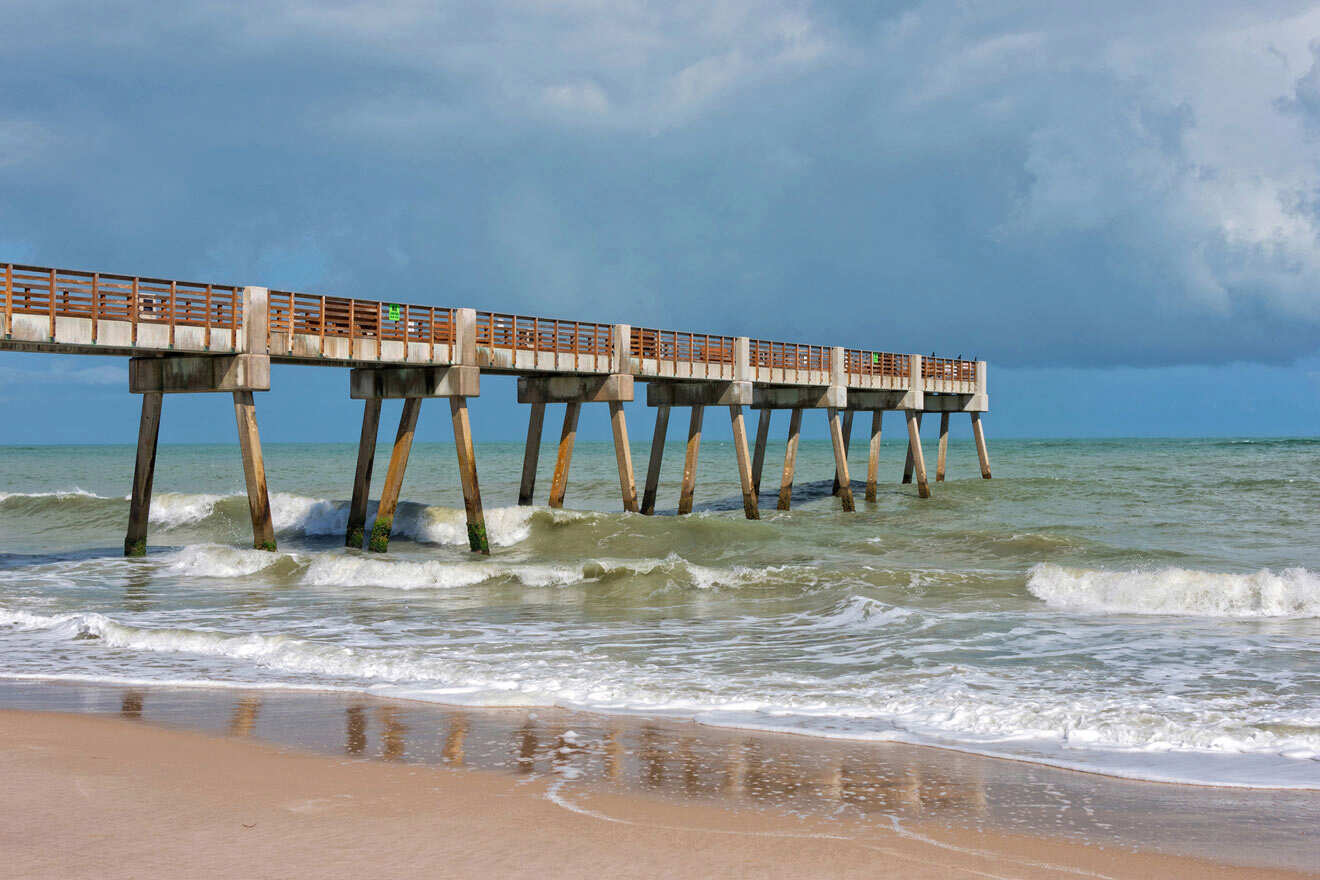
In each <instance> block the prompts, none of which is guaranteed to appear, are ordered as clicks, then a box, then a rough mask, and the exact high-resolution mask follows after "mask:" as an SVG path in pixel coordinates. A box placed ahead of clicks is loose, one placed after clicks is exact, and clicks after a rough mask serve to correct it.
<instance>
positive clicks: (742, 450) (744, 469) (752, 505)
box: [729, 403, 761, 519]
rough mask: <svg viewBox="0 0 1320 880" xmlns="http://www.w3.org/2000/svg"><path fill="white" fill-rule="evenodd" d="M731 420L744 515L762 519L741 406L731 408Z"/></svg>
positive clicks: (736, 405)
mask: <svg viewBox="0 0 1320 880" xmlns="http://www.w3.org/2000/svg"><path fill="white" fill-rule="evenodd" d="M729 419H730V421H731V422H732V423H733V451H734V453H735V454H736V455H737V457H738V482H740V483H741V484H742V496H743V514H744V515H745V516H746V517H747V518H748V519H760V518H761V512H760V510H759V509H758V507H757V497H756V489H755V487H754V485H753V483H752V457H751V455H750V454H749V453H748V451H747V423H746V422H745V421H744V420H743V411H742V407H741V406H740V405H738V404H736V403H735V404H732V405H731V406H730V407H729Z"/></svg>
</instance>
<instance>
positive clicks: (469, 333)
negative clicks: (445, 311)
mask: <svg viewBox="0 0 1320 880" xmlns="http://www.w3.org/2000/svg"><path fill="white" fill-rule="evenodd" d="M454 363H456V364H464V365H467V366H476V364H477V310H476V309H454Z"/></svg>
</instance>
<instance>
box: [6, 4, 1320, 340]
mask: <svg viewBox="0 0 1320 880" xmlns="http://www.w3.org/2000/svg"><path fill="white" fill-rule="evenodd" d="M1070 6H1071V5H1068V6H1065V5H1062V4H1057V3H1039V4H1018V5H1007V4H1004V5H1001V4H996V5H994V7H993V8H991V7H985V8H981V7H980V6H978V5H971V4H959V3H900V4H890V5H886V6H877V5H874V4H854V5H843V4H832V5H823V6H822V5H813V4H798V3H776V2H756V0H742V2H726V3H713V4H712V3H693V4H682V3H680V4H677V5H665V6H661V5H650V4H644V3H636V4H629V3H587V2H580V3H565V4H548V3H522V4H520V3H480V4H477V3H471V4H461V3H460V4H448V5H445V6H443V7H441V8H435V7H434V6H433V5H432V4H429V3H420V2H418V3H393V4H378V3H367V2H361V3H356V2H338V3H316V2H283V3H269V4H256V3H251V4H241V3H240V4H233V3H213V4H207V3H198V4H189V5H188V6H187V9H186V11H181V10H180V8H178V4H173V3H146V2H135V3H128V2H102V3H96V4H89V3H70V2H52V0H45V2H41V3H6V4H4V5H3V7H2V8H3V10H4V18H5V22H6V33H7V46H8V48H7V50H6V60H5V62H4V64H3V66H0V193H3V199H0V243H3V244H4V246H5V247H6V248H8V249H9V250H10V252H12V253H15V254H17V255H18V256H19V258H21V259H30V260H34V261H41V262H53V263H58V264H62V265H73V266H87V267H95V268H105V269H108V270H114V271H139V272H144V273H154V274H173V275H180V276H195V277H201V278H205V279H214V280H217V281H229V280H233V281H240V282H253V283H267V284H271V285H274V286H298V287H301V288H311V289H316V290H323V291H327V292H339V293H351V294H357V295H363V296H379V297H388V298H392V299H412V300H415V301H422V302H440V303H452V304H457V305H464V304H472V305H477V306H479V307H488V308H489V307H494V308H500V309H507V310H523V311H528V312H534V313H541V314H553V315H562V316H568V317H587V318H592V319H606V320H624V321H632V322H633V323H637V324H660V325H663V326H674V325H679V326H683V327H690V328H691V329H710V330H713V331H739V332H748V333H751V334H752V335H764V336H767V337H771V338H785V339H804V340H809V341H826V342H835V341H844V342H848V343H852V344H857V345H867V346H876V347H886V348H896V349H901V350H916V351H930V350H932V349H936V350H939V351H941V352H947V353H951V354H957V353H959V352H961V353H963V354H973V353H975V354H978V355H980V356H983V357H990V358H993V359H995V360H996V361H998V362H1000V363H1004V364H1017V365H1027V364H1073V365H1111V364H1121V363H1127V364H1141V365H1158V364H1173V363H1227V362H1232V361H1235V360H1243V359H1248V360H1251V359H1254V360H1265V361H1286V360H1289V359H1292V358H1295V357H1298V356H1300V355H1304V354H1306V353H1309V352H1312V351H1314V350H1315V349H1316V339H1317V335H1316V334H1317V329H1320V326H1318V325H1320V255H1318V254H1317V247H1316V245H1317V230H1318V229H1320V215H1318V214H1317V212H1316V210H1315V205H1316V204H1317V193H1320V169H1318V168H1317V159H1316V157H1317V155H1318V153H1317V150H1316V141H1315V138H1316V128H1315V126H1314V121H1313V120H1314V118H1315V117H1314V112H1315V110H1314V108H1315V106H1316V102H1315V95H1316V93H1317V91H1316V73H1315V71H1316V66H1315V59H1314V56H1313V50H1312V48H1311V47H1310V45H1309V44H1308V40H1309V39H1310V36H1309V35H1313V34H1317V33H1320V13H1317V12H1316V11H1314V10H1313V9H1311V10H1308V8H1307V6H1306V5H1305V4H1295V3H1276V4H1253V5H1252V6H1251V7H1250V8H1249V9H1244V8H1243V5H1242V4H1198V7H1197V9H1196V10H1195V12H1194V13H1192V12H1188V11H1187V8H1186V6H1185V4H1159V3H1155V4H1152V3H1143V4H1130V5H1127V6H1125V5H1123V4H1105V5H1104V6H1103V9H1101V8H1100V7H1095V8H1094V9H1091V8H1090V7H1085V8H1081V7H1074V8H1070ZM0 258H2V257H0Z"/></svg>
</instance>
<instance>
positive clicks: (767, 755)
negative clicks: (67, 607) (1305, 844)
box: [0, 681, 1320, 863]
mask: <svg viewBox="0 0 1320 880" xmlns="http://www.w3.org/2000/svg"><path fill="white" fill-rule="evenodd" d="M5 687H6V684H5V683H4V682H3V681H0V690H2V689H3V688H5ZM8 687H9V688H10V689H11V690H12V689H19V688H22V687H24V685H22V684H21V683H10V684H9V685H8ZM38 693H40V695H41V699H43V700H44V701H45V703H44V704H43V706H44V707H45V708H49V709H56V710H64V711H82V712H87V711H104V712H117V713H118V714H119V715H121V716H123V717H125V718H132V719H143V720H146V721H156V722H166V723H170V724H173V725H180V726H185V727H186V726H193V727H196V728H199V729H203V730H206V729H210V730H215V729H216V727H217V726H218V727H219V729H220V730H222V731H223V730H227V731H228V733H229V734H230V735H232V736H260V737H262V738H264V739H266V740H269V741H273V742H277V743H280V744H283V745H290V746H300V747H304V748H312V749H318V750H326V751H331V752H340V750H341V749H342V752H341V753H346V754H348V755H351V756H357V757H368V756H374V757H375V758H376V759H378V760H386V761H407V762H414V763H434V764H437V765H447V766H450V767H464V768H473V769H480V770H490V771H494V772H501V773H517V774H521V775H526V776H530V777H533V778H535V777H538V776H540V777H545V778H549V779H556V780H560V781H562V782H572V784H573V785H574V786H575V787H581V788H582V789H584V790H590V789H600V790H603V791H621V792H645V793H647V794H648V795H651V796H658V797H662V798H673V799H678V800H682V801H706V802H711V803H724V804H728V805H730V806H736V805H737V804H739V803H743V804H751V805H754V806H756V807H757V808H767V809H782V810H789V811H793V812H795V813H801V814H815V815H820V816H829V817H849V818H851V819H853V820H859V821H865V822H874V823H875V824H876V825H877V826H883V827H886V828H887V827H891V822H892V820H894V819H899V820H920V821H921V822H922V823H923V824H925V823H936V824H938V825H947V826H952V827H958V826H962V827H973V828H997V829H1001V830H1007V831H1025V832H1028V833H1036V832H1039V830H1040V829H1045V828H1048V829H1052V830H1053V832H1054V833H1057V834H1061V835H1066V836H1069V837H1072V838H1074V839H1084V840H1090V841H1094V842H1098V843H1108V842H1116V843H1123V844H1127V845H1136V844H1143V843H1144V844H1149V843H1151V842H1152V841H1157V842H1159V843H1160V844H1161V845H1163V846H1168V845H1169V842H1170V840H1178V841H1182V842H1184V843H1185V846H1186V847H1187V848H1188V851H1197V850H1198V849H1199V850H1201V851H1207V850H1209V849H1211V848H1213V847H1215V846H1220V847H1223V846H1225V844H1224V843H1223V842H1222V841H1220V840H1219V839H1218V838H1217V836H1216V834H1215V831H1214V829H1215V828H1217V827H1218V828H1222V827H1224V823H1226V822H1228V823H1233V824H1234V825H1235V827H1249V828H1251V829H1252V833H1253V846H1254V847H1255V850H1254V852H1255V853H1257V854H1258V855H1257V856H1256V857H1257V858H1259V859H1260V860H1261V861H1263V862H1266V863H1268V862H1269V861H1270V860H1271V859H1272V858H1274V857H1275V856H1273V855H1272V851H1274V850H1277V851H1280V852H1288V851H1289V847H1292V848H1293V849H1295V842H1296V841H1297V840H1302V839H1306V836H1307V834H1308V833H1309V831H1308V829H1311V828H1313V827H1314V825H1316V824H1320V797H1317V796H1316V794H1315V793H1314V792H1305V791H1298V792H1288V791H1252V790H1242V791H1233V792H1231V793H1227V794H1226V793H1224V791H1223V790H1204V789H1200V790H1198V789H1195V788H1191V787H1187V786H1162V785H1157V784H1151V783H1139V782H1131V781H1125V780H1118V779H1108V778H1105V777H1097V776H1094V775H1091V774H1082V773H1075V772H1071V771H1066V770H1059V769H1055V768H1050V767H1045V766H1041V765H1035V764H1026V763H1022V762H1015V761H998V760H994V759H986V758H980V757H976V756H972V755H966V754H962V753H958V752H949V751H944V750H938V749H927V748H919V747H913V746H906V745H901V744H895V743H864V742H854V741H846V740H828V741H827V740H813V739H811V738H807V737H793V736H777V735H774V734H759V733H748V732H746V731H734V730H721V729H718V728H707V727H699V726H697V725H693V724H684V723H678V722H669V721H658V720H651V719H645V720H643V719H626V718H606V717H600V716H591V715H578V714H572V713H568V712H563V711H559V710H545V709H539V710H535V711H528V710H466V709H455V708H451V707H443V706H433V705H427V704H420V703H398V704H396V703H389V702H385V701H382V700H375V699H371V698H364V697H361V696H352V697H349V696H337V695H326V694H319V695H306V696H304V695H290V694H279V695H273V694H269V693H267V692H261V693H251V692H246V693H244V692H239V693H235V694H233V695H232V696H231V695H228V694H226V695H225V696H223V697H221V696H218V695H217V694H216V692H214V691H209V692H208V691H195V690H180V689H169V688H152V689H150V693H151V697H150V699H147V698H146V689H142V688H126V689H111V688H106V687H100V688H97V687H94V686H77V685H70V686H68V687H67V688H63V689H60V688H54V687H52V686H51V685H49V684H46V685H45V686H44V689H42V690H40V691H39V692H38ZM66 694H67V695H70V696H69V698H68V701H67V702H66V703H62V704H57V703H54V702H53V700H54V699H56V698H58V697H60V696H61V695H66ZM218 700H223V702H221V703H219V704H217V701H218ZM92 707H97V708H92ZM217 709H218V710H219V711H220V713H221V714H220V717H219V719H218V721H219V724H218V725H217V724H216V720H217V719H216V710H217ZM259 719H260V722H261V723H260V724H258V720H259ZM373 720H374V725H375V726H374V728H373V723H372V722H373ZM373 729H374V730H375V731H376V735H377V736H378V738H379V743H378V744H377V743H374V742H372V741H371V734H372V730H373ZM1234 857H1235V858H1243V857H1245V856H1244V855H1243V854H1242V852H1241V846H1240V842H1239V845H1238V846H1237V847H1236V849H1235V850H1234Z"/></svg>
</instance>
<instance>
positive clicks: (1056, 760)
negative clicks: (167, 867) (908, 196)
mask: <svg viewBox="0 0 1320 880" xmlns="http://www.w3.org/2000/svg"><path fill="white" fill-rule="evenodd" d="M891 418H892V417H891ZM671 427H672V426H671ZM897 428H898V422H897V419H895V420H894V421H892V422H890V423H888V424H887V425H886V429H887V433H888V435H889V436H888V437H887V441H888V442H887V444H886V446H885V448H884V455H883V459H882V467H881V475H882V483H881V486H880V497H879V500H878V502H876V503H874V504H867V503H863V502H862V501H861V491H862V485H861V483H860V482H855V484H854V490H855V491H856V492H857V495H858V511H857V512H856V513H855V514H845V513H843V512H842V511H841V510H840V507H839V502H838V501H837V499H835V498H833V497H831V496H830V494H829V490H830V477H831V476H832V473H833V464H832V458H831V455H830V450H829V447H828V445H827V444H825V443H821V442H804V443H803V446H802V450H801V453H800V456H799V471H798V481H797V484H796V488H795V496H794V510H792V511H791V512H787V513H783V512H776V511H774V509H773V508H774V504H775V493H776V491H777V489H778V482H779V471H780V466H781V461H782V459H781V456H782V454H783V448H782V441H781V442H779V443H777V444H776V443H772V444H771V448H770V454H769V456H768V460H767V463H766V467H765V475H764V485H763V487H762V488H763V490H764V492H763V495H762V499H761V504H762V508H763V518H762V520H761V521H759V522H748V521H746V520H744V519H743V516H742V510H741V508H742V503H741V497H740V494H739V489H738V483H737V477H736V470H735V463H734V454H733V449H732V447H731V446H730V445H728V444H727V443H724V444H721V443H715V442H707V443H706V444H705V445H703V447H702V450H701V464H700V469H699V476H698V486H697V507H696V512H694V513H693V514H692V515H691V516H688V517H681V518H680V517H676V516H674V515H673V507H674V505H675V504H676V502H677V494H678V487H677V484H678V479H679V474H680V472H681V469H682V446H681V444H679V443H674V444H671V445H670V446H669V447H668V448H667V452H666V460H665V469H664V477H663V481H662V486H661V495H660V505H659V510H658V514H659V515H657V516H655V517H642V516H638V515H633V514H624V513H621V512H620V510H621V505H620V503H619V490H618V481H617V472H616V469H615V461H614V453H613V449H612V447H611V446H610V445H609V444H596V443H579V444H578V447H577V450H576V454H575V456H574V461H573V469H572V473H571V477H570V480H569V487H568V500H567V506H568V508H569V509H567V510H564V511H551V510H548V509H546V508H545V507H541V506H538V507H533V508H520V507H517V506H516V504H515V500H516V498H517V490H518V486H517V481H518V476H519V473H520V470H521V463H522V448H521V444H513V443H510V444H482V445H480V446H479V447H478V450H477V455H478V468H479V472H480V477H481V484H482V491H483V499H484V501H485V506H486V516H487V523H488V526H489V531H490V535H491V539H492V543H493V545H494V546H493V553H492V555H491V557H489V558H480V557H477V556H473V555H472V554H470V553H469V552H468V551H467V549H466V528H465V526H464V520H463V513H462V499H461V494H460V492H459V490H458V475H457V471H456V467H455V458H454V450H453V447H452V445H448V444H419V445H418V446H416V447H415V448H414V450H413V456H412V460H411V463H410V465H409V469H408V474H407V479H406V481H405V483H404V487H403V499H404V503H403V504H402V505H401V508H400V514H399V517H398V520H397V521H396V528H395V537H394V541H393V542H392V544H391V547H390V552H389V553H388V554H386V555H379V554H369V553H366V552H362V551H357V550H347V549H345V548H343V546H342V544H343V532H344V525H345V520H346V508H347V501H346V499H347V497H348V495H349V492H350V489H351V479H352V473H353V468H354V460H355V454H356V453H355V449H354V447H353V446H351V445H347V444H325V445H316V444H268V445H267V447H266V450H265V451H266V462H267V473H268V477H269V481H270V486H271V491H272V505H273V508H274V515H275V522H276V527H277V530H278V537H279V544H280V549H279V552H278V553H263V552H260V551H255V550H251V549H249V548H250V545H251V531H250V525H249V523H248V520H247V503H246V500H245V499H244V497H243V496H242V495H241V494H240V493H241V492H242V485H243V477H242V469H241V464H240V461H239V457H238V451H237V449H236V448H234V447H232V446H162V447H161V450H160V454H159V461H158V466H157V472H156V480H155V489H156V494H155V498H154V501H153V506H152V514H151V536H150V552H149V554H148V556H147V557H146V558H145V559H135V560H126V559H124V558H122V555H121V553H122V542H123V533H124V527H125V524H126V521H127V516H128V502H127V500H126V498H125V496H126V494H127V492H128V491H129V487H130V483H131V479H132V470H133V450H132V448H131V447H128V446H97V447H40V448H20V447H5V448H0V673H2V674H4V675H6V676H9V677H33V678H65V679H82V680H91V681H110V682H129V681H132V682H171V683H195V684H196V685H198V686H213V687H224V686H244V687H250V686H258V687H290V688H307V687H311V688H332V689H345V690H360V691H369V692H373V693H382V694H389V695H394V696H403V697H409V698H414V699H420V700H433V701H438V702H446V703H464V704H475V705H558V706H564V707H569V708H576V709H589V710H593V711H600V712H627V713H645V714H650V715H665V716H671V717H678V718H692V719H696V720H698V721H701V722H703V723H706V724H717V725H728V726H737V727H748V728H763V729H776V730H789V731H795V732H799V733H803V734H808V735H816V736H833V737H849V738H858V739H901V740H906V741H912V742H919V743H931V744H938V745H943V746H948V747H953V748H958V749H964V750H967V751H973V752H980V753H986V754H996V755H1008V756H1013V757H1018V758H1023V759H1027V760H1033V761H1041V762H1046V763H1053V764H1061V765H1065V766H1077V767H1084V768H1087V769H1092V770H1097V771H1100V772H1108V773H1114V774H1121V775H1130V776H1137V777H1142V778H1151V779H1167V780H1181V781H1187V782H1205V783H1219V784H1236V785H1253V786H1289V787H1309V788H1320V516H1317V511H1320V441H1316V440H1278V441H1270V440H1204V441H1196V440H1178V441H1153V440H1141V441H1101V442H1083V441H1057V442H1056V441H1048V442H1047V441H1039V442H1032V441H1000V442H996V441H995V440H994V438H993V437H992V438H991V455H992V459H993V465H994V473H995V479H993V480H990V481H986V480H982V479H980V478H979V474H978V471H977V467H976V456H975V452H974V451H973V449H972V448H971V446H970V444H969V443H965V442H954V443H953V444H951V448H950V454H949V459H950V466H949V478H948V480H947V481H946V482H944V483H941V484H938V485H935V484H933V488H934V497H933V498H931V499H929V500H921V499H918V498H917V495H916V491H915V487H913V486H910V485H907V486H904V485H900V484H899V481H898V478H899V475H900V473H901V470H902V454H903V448H902V446H901V445H900V444H899V443H898V442H897V438H896V437H895V436H894V435H895V434H896V433H897V430H896V429H897ZM780 430H782V426H781V425H780V424H779V423H778V422H777V423H776V431H780ZM387 433H388V432H386V431H382V439H384V438H385V436H386V434H387ZM550 433H552V432H550V431H547V435H549V434H550ZM387 446H388V444H387V443H384V442H382V444H381V449H380V453H381V454H380V456H379V459H378V461H377V463H376V466H375V472H376V486H375V487H374V488H376V490H377V491H378V490H379V485H380V482H381V481H382V480H383V476H384V473H385V469H386V459H387V452H388V449H387ZM864 446H865V444H864V443H857V442H855V443H854V454H853V457H852V469H853V472H854V476H856V475H857V474H859V473H861V474H864V472H865V458H864V456H865V451H864ZM930 446H931V447H932V448H929V449H928V450H927V455H928V458H929V462H928V463H929V465H930V468H931V471H932V478H933V471H934V461H933V459H934V449H933V446H934V444H933V443H931V444H930ZM648 453H649V450H648V449H647V448H646V447H645V445H644V444H641V443H638V444H637V445H636V446H635V447H634V449H633V457H634V461H635V463H636V465H637V467H638V469H639V473H640V472H641V471H642V470H643V469H644V467H645V462H646V458H647V455H648ZM553 461H554V450H553V447H552V446H550V445H549V444H547V446H546V447H545V449H544V451H543V453H542V456H541V465H542V467H541V474H540V478H539V483H538V501H539V502H541V503H543V502H544V498H545V493H546V491H547V490H548V488H549V480H550V468H551V467H552V466H553Z"/></svg>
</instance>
